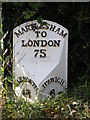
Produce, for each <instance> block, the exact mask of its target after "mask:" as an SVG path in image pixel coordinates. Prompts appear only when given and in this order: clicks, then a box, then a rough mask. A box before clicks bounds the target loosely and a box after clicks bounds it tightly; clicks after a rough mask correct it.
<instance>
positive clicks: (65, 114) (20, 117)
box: [2, 86, 90, 120]
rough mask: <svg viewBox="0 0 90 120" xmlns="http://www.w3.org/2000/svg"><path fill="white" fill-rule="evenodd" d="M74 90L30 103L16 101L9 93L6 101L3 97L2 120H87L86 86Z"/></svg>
mask: <svg viewBox="0 0 90 120" xmlns="http://www.w3.org/2000/svg"><path fill="white" fill-rule="evenodd" d="M76 88H77V90H76V91H75V90H73V91H72V92H71V91H69V92H66V93H61V94H59V95H57V96H56V97H55V98H53V99H52V98H51V97H48V98H46V99H41V100H40V101H38V100H37V99H35V100H34V101H32V102H28V101H25V100H23V99H22V98H21V99H20V98H19V99H18V98H17V97H16V96H15V94H13V93H12V91H11V92H10V91H9V92H8V100H7V99H6V98H4V97H3V107H2V120H40V119H44V120H89V119H90V106H89V102H90V99H89V98H88V92H89V89H86V86H82V87H80V86H79V87H76ZM81 89H82V92H84V94H82V92H80V91H81ZM85 91H86V92H85ZM71 93H72V94H73V95H72V94H71Z"/></svg>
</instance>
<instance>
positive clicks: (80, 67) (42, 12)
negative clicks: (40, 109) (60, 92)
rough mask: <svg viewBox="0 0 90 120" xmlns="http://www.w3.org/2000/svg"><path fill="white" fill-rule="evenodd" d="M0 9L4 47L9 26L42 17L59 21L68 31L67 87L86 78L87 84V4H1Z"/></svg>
mask: <svg viewBox="0 0 90 120" xmlns="http://www.w3.org/2000/svg"><path fill="white" fill-rule="evenodd" d="M2 8H3V9H2V19H3V32H4V33H6V32H7V31H8V32H9V34H8V36H7V37H6V40H4V41H5V42H4V46H5V48H7V47H8V45H9V44H8V39H10V35H11V36H12V31H13V28H15V27H16V26H18V25H19V24H21V23H24V22H26V21H29V20H35V19H37V20H38V21H40V20H41V19H46V20H50V21H53V22H56V23H58V24H61V25H62V26H64V27H66V28H67V29H68V31H69V43H68V49H69V52H68V83H69V88H70V87H71V86H74V85H77V84H79V83H80V84H81V83H84V84H85V82H86V81H88V83H89V81H90V64H89V58H90V52H89V51H90V35H89V34H90V29H89V26H90V3H28V2H26V3H24V2H23V3H3V4H2ZM11 43H12V39H11ZM10 52H11V51H8V53H7V54H10ZM7 54H6V56H7ZM5 73H7V72H6V71H5Z"/></svg>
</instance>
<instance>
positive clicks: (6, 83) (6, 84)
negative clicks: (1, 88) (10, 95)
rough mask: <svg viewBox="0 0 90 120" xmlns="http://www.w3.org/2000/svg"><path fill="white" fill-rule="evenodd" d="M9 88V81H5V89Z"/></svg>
mask: <svg viewBox="0 0 90 120" xmlns="http://www.w3.org/2000/svg"><path fill="white" fill-rule="evenodd" d="M7 86H8V82H7V80H5V88H6V89H7Z"/></svg>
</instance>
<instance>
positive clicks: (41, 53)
mask: <svg viewBox="0 0 90 120" xmlns="http://www.w3.org/2000/svg"><path fill="white" fill-rule="evenodd" d="M38 56H40V57H41V58H44V57H46V49H40V50H38V49H36V50H34V57H38Z"/></svg>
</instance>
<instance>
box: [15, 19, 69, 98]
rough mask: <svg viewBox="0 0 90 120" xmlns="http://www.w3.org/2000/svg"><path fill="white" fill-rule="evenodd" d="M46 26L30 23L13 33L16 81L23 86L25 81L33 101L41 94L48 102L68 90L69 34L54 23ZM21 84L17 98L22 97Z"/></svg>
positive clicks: (47, 23)
mask: <svg viewBox="0 0 90 120" xmlns="http://www.w3.org/2000/svg"><path fill="white" fill-rule="evenodd" d="M43 23H44V24H43V25H42V24H39V23H38V22H37V21H36V20H35V21H29V22H26V23H24V24H21V25H20V26H18V27H16V28H15V29H14V30H13V60H14V64H13V69H14V78H15V79H16V80H17V82H18V83H20V84H21V82H23V81H25V83H26V84H24V87H25V86H28V89H26V88H25V91H29V92H27V93H28V94H29V97H30V98H31V99H34V97H35V96H36V94H37V93H38V92H39V97H40V98H46V97H47V96H49V95H52V96H56V95H57V94H58V93H60V92H61V91H65V88H67V53H68V30H67V29H66V28H64V27H63V26H61V25H59V24H57V23H55V22H52V21H48V20H43ZM20 81H21V82H20ZM30 81H31V82H30ZM20 84H18V86H17V87H16V94H17V93H18V92H17V91H19V89H20V90H21V92H20V94H19V93H18V94H19V95H18V96H21V95H23V92H22V91H23V89H24V87H22V88H21V86H22V85H21V86H20ZM30 86H32V87H30ZM18 87H19V88H18ZM33 92H34V93H33ZM24 96H25V95H24Z"/></svg>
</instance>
